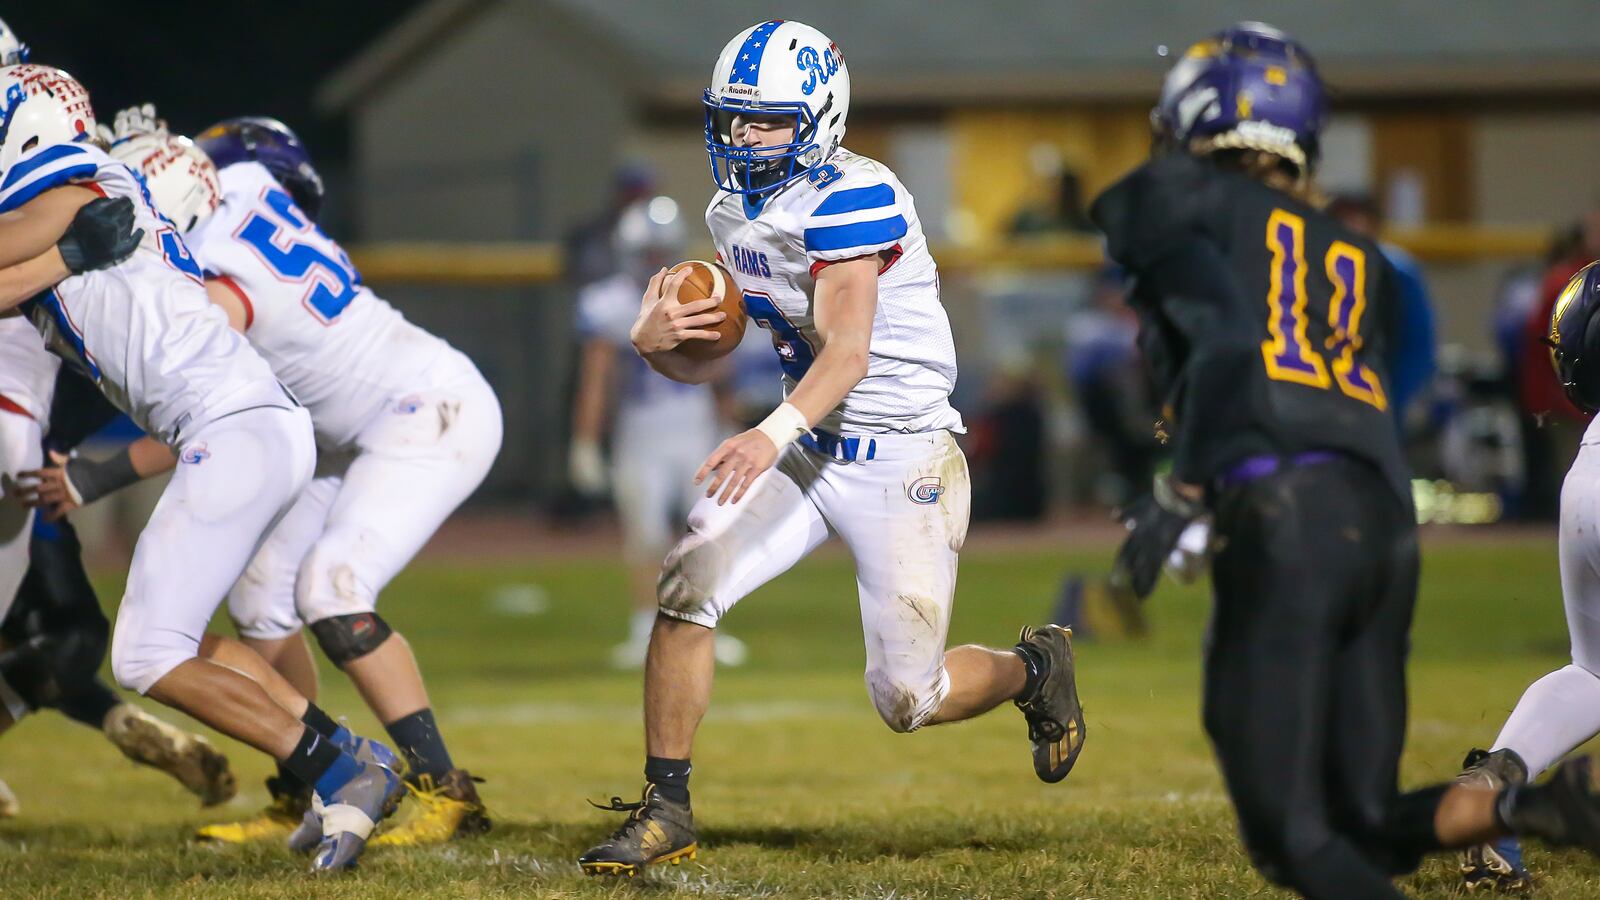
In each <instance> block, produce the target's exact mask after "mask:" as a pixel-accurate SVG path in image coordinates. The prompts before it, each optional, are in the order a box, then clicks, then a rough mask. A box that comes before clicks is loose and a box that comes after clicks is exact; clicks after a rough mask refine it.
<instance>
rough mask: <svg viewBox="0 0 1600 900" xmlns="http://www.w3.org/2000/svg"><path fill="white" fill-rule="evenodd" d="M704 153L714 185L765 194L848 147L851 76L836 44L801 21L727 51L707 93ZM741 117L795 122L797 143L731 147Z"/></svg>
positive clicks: (769, 26) (768, 29) (758, 29)
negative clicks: (845, 142) (846, 130)
mask: <svg viewBox="0 0 1600 900" xmlns="http://www.w3.org/2000/svg"><path fill="white" fill-rule="evenodd" d="M704 102H705V108H706V152H707V153H708V154H710V156H711V177H712V179H713V180H714V181H716V183H717V186H718V187H720V188H722V189H723V190H725V191H731V192H733V193H736V194H764V193H766V192H768V191H771V190H774V189H776V188H779V187H782V186H783V185H786V184H788V183H790V182H791V181H794V180H795V179H797V178H802V177H804V176H805V175H806V173H807V172H809V171H810V170H811V169H813V168H815V167H816V166H819V165H821V164H822V163H824V162H826V161H827V159H828V157H830V156H832V155H833V152H834V151H835V150H838V149H839V144H840V142H841V141H843V140H844V124H845V117H846V115H847V114H848V113H849V112H850V71H849V70H848V69H846V68H845V64H844V55H843V54H841V53H840V52H839V45H838V44H835V43H834V42H833V41H831V40H829V39H828V36H827V35H825V34H823V33H822V32H820V31H818V30H816V29H815V28H812V27H811V26H810V25H805V24H802V23H800V22H786V21H783V20H777V21H772V22H762V23H761V24H759V25H754V26H751V27H750V28H746V29H745V30H744V31H742V32H740V33H739V36H738V37H735V38H734V39H733V40H731V41H729V42H728V45H727V46H726V47H723V48H722V55H721V56H718V57H717V64H716V66H715V67H714V68H713V69H712V70H711V87H710V88H709V89H707V90H706V93H705V101H704ZM740 115H763V116H770V115H778V116H792V117H793V118H794V120H795V130H794V138H793V140H792V141H791V142H790V143H788V144H786V145H782V146H778V147H763V148H761V149H759V150H752V149H749V148H744V147H738V146H735V145H734V143H733V119H734V117H735V116H740Z"/></svg>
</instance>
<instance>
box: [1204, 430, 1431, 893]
mask: <svg viewBox="0 0 1600 900" xmlns="http://www.w3.org/2000/svg"><path fill="white" fill-rule="evenodd" d="M1215 511H1216V531H1217V534H1218V536H1219V537H1220V538H1221V539H1222V541H1224V545H1223V547H1222V548H1221V550H1220V551H1219V552H1218V554H1217V556H1216V559H1215V561H1214V564H1213V568H1212V584H1213V591H1214V594H1215V606H1214V609H1213V618H1212V622H1211V629H1210V634H1209V636H1208V639H1207V646H1206V660H1205V669H1206V671H1205V726H1206V731H1207V733H1208V734H1209V735H1210V737H1211V741H1212V744H1213V746H1214V747H1215V749H1216V753H1217V757H1218V759H1219V761H1220V763H1221V767H1222V774H1223V779H1224V780H1225V781H1226V783H1227V788H1228V793H1229V794H1230V795H1231V797H1232V799H1233V803H1234V807H1235V809H1236V810H1237V811H1238V815H1239V826H1240V830H1241V832H1242V833H1243V837H1244V842H1245V846H1246V848H1247V849H1248V850H1249V853H1250V856H1251V859H1252V860H1253V861H1254V862H1255V865H1256V867H1257V868H1258V869H1260V870H1261V872H1262V873H1263V874H1264V875H1266V876H1267V877H1268V878H1269V879H1271V880H1272V881H1275V882H1277V883H1279V884H1282V885H1284V886H1286V887H1289V888H1292V889H1294V890H1297V891H1299V892H1300V893H1302V894H1304V895H1306V896H1308V897H1339V898H1366V897H1381V898H1398V897H1401V896H1403V895H1402V894H1401V893H1400V892H1399V891H1397V890H1396V889H1395V888H1394V886H1393V885H1392V884H1391V883H1390V877H1391V876H1392V875H1394V874H1398V873H1402V872H1408V871H1410V870H1412V869H1414V868H1415V867H1416V864H1417V862H1418V861H1419V859H1420V857H1421V855H1422V853H1424V852H1427V851H1429V850H1434V849H1437V839H1436V838H1435V837H1434V833H1433V813H1434V811H1435V809H1436V807H1437V805H1438V799H1439V797H1440V796H1441V795H1442V793H1443V787H1442V786H1441V787H1435V788H1431V789H1428V790H1424V791H1419V792H1416V793H1414V794H1407V795H1402V794H1400V792H1399V790H1398V787H1397V774H1398V766H1399V762H1400V750H1401V747H1402V745H1403V744H1404V741H1405V726H1406V682H1405V664H1406V654H1407V651H1408V649H1409V640H1410V639H1409V632H1410V629H1411V613H1412V608H1413V606H1414V605H1415V602H1416V591H1417V572H1418V559H1417V532H1416V526H1415V524H1414V523H1413V521H1412V518H1411V512H1410V510H1409V509H1408V508H1407V507H1406V506H1403V505H1402V504H1401V503H1400V501H1399V500H1398V499H1397V498H1396V497H1395V496H1394V494H1393V492H1392V491H1391V490H1390V489H1389V488H1388V487H1387V485H1386V483H1385V482H1384V480H1383V479H1382V477H1381V476H1380V475H1379V474H1378V472H1377V471H1376V470H1374V469H1371V468H1369V467H1367V466H1366V465H1364V464H1362V463H1359V462H1356V461H1353V460H1348V459H1343V458H1340V459H1335V460H1332V461H1323V462H1314V463H1307V464H1303V465H1299V466H1295V467H1291V468H1286V469H1283V470H1280V471H1278V472H1277V473H1275V474H1272V475H1268V476H1265V477H1263V478H1259V479H1257V480H1255V481H1251V482H1247V483H1245V484H1243V485H1238V486H1234V487H1231V488H1226V489H1224V490H1222V491H1220V492H1219V494H1218V496H1217V497H1216V503H1215Z"/></svg>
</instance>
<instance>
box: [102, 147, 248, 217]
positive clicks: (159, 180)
mask: <svg viewBox="0 0 1600 900" xmlns="http://www.w3.org/2000/svg"><path fill="white" fill-rule="evenodd" d="M111 155H112V156H113V157H115V158H116V160H117V161H118V162H120V163H122V164H123V165H126V166H127V167H128V168H130V169H132V170H134V171H135V172H138V173H139V174H140V175H141V176H142V177H143V178H144V183H145V186H146V187H147V188H149V190H150V199H151V200H152V201H154V203H155V207H156V209H158V210H160V211H161V214H162V215H164V216H166V217H167V218H168V219H171V220H172V224H174V225H176V226H178V230H179V231H180V232H187V231H190V230H192V229H193V228H194V227H195V226H196V225H199V224H200V223H201V222H204V221H205V220H206V217H207V216H210V215H211V213H212V211H214V210H215V209H216V208H217V206H218V205H219V204H221V203H222V185H221V184H220V183H219V182H218V180H217V167H216V166H214V165H212V164H211V157H209V156H207V155H206V154H205V151H204V150H201V149H200V148H199V147H196V146H195V145H194V141H191V140H189V139H188V138H186V137H184V136H182V135H177V134H169V133H168V132H167V129H166V128H165V127H161V128H159V129H157V130H155V131H146V132H141V133H136V134H132V135H129V136H127V137H124V138H122V139H121V140H119V141H117V142H116V143H115V144H112V145H111Z"/></svg>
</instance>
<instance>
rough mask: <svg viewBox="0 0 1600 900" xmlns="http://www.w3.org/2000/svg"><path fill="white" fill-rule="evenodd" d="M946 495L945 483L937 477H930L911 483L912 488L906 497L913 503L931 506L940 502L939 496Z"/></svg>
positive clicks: (907, 491)
mask: <svg viewBox="0 0 1600 900" xmlns="http://www.w3.org/2000/svg"><path fill="white" fill-rule="evenodd" d="M943 493H944V481H943V480H942V479H940V478H939V476H937V475H929V476H927V477H925V478H918V479H917V480H916V481H913V482H911V487H909V488H907V489H906V496H908V497H910V498H911V502H912V503H921V504H923V505H925V506H926V505H930V504H934V503H938V502H939V496H940V495H941V494H943Z"/></svg>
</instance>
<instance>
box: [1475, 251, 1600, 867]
mask: <svg viewBox="0 0 1600 900" xmlns="http://www.w3.org/2000/svg"><path fill="white" fill-rule="evenodd" d="M1597 313H1600V262H1595V263H1590V264H1589V265H1588V266H1586V267H1585V268H1583V269H1582V270H1580V271H1579V272H1578V273H1577V274H1576V275H1574V276H1572V280H1571V281H1569V282H1567V286H1566V288H1565V289H1564V290H1563V291H1562V292H1561V296H1560V297H1558V298H1557V299H1556V305H1555V308H1554V309H1553V311H1552V313H1551V316H1550V331H1549V333H1548V335H1547V336H1546V342H1547V343H1549V344H1550V347H1551V357H1552V360H1553V361H1554V363H1555V366H1556V374H1557V377H1558V378H1559V379H1560V381H1561V384H1562V387H1563V388H1565V389H1566V393H1567V399H1569V400H1571V401H1572V403H1573V405H1575V406H1577V407H1578V408H1579V409H1583V410H1586V411H1588V412H1590V413H1593V412H1596V411H1597V410H1600V322H1596V315H1597ZM1559 549H1560V563H1561V598H1562V601H1563V602H1564V604H1565V605H1566V610H1567V632H1568V637H1569V638H1570V639H1571V642H1572V664H1571V665H1569V666H1565V667H1563V668H1560V669H1557V670H1555V671H1554V672H1551V673H1550V674H1548V675H1545V676H1544V677H1543V678H1540V679H1539V680H1538V681H1535V682H1534V683H1533V684H1531V685H1529V686H1528V689H1527V691H1525V692H1524V693H1523V695H1522V699H1521V700H1519V701H1517V706H1516V708H1515V709H1513V710H1512V711H1511V715H1510V717H1508V718H1507V719H1506V723H1505V725H1504V726H1502V727H1501V729H1500V735H1499V736H1498V737H1496V738H1495V742H1494V746H1493V747H1492V748H1491V750H1490V751H1488V752H1485V751H1484V750H1481V749H1475V750H1473V751H1471V752H1470V753H1468V754H1467V760H1466V770H1465V771H1464V772H1462V774H1461V776H1460V778H1459V779H1458V780H1460V781H1463V782H1466V783H1468V784H1478V785H1483V786H1486V787H1491V788H1496V789H1499V788H1504V787H1506V786H1508V785H1517V784H1524V783H1527V782H1531V781H1533V780H1534V779H1536V778H1538V777H1539V775H1540V774H1541V773H1543V772H1544V771H1545V770H1546V769H1549V768H1550V767H1552V766H1554V765H1555V764H1556V763H1558V762H1560V761H1561V759H1562V758H1563V757H1565V756H1566V755H1567V754H1568V753H1570V752H1572V751H1573V750H1574V749H1576V748H1577V747H1578V746H1579V745H1580V744H1582V743H1584V742H1585V741H1587V740H1589V739H1590V738H1593V737H1594V736H1596V735H1597V734H1600V416H1597V417H1595V418H1594V419H1592V420H1590V422H1589V427H1588V429H1587V430H1586V431H1585V432H1584V434H1583V441H1582V443H1581V444H1580V446H1579V447H1578V455H1577V457H1576V458H1574V459H1573V461H1572V467H1571V468H1570V469H1569V470H1568V471H1567V477H1566V479H1565V480H1564V481H1563V482H1562V485H1561V533H1560V537H1559ZM1461 873H1462V876H1463V878H1464V879H1465V880H1466V884H1467V889H1468V890H1478V889H1481V888H1484V887H1488V888H1490V889H1492V890H1496V891H1501V892H1504V893H1526V892H1528V891H1530V890H1532V889H1533V886H1534V880H1533V876H1532V875H1530V874H1529V872H1528V870H1527V868H1526V867H1524V866H1523V864H1522V847H1521V845H1520V844H1519V843H1518V842H1517V840H1516V839H1515V838H1511V837H1507V838H1502V839H1500V840H1498V841H1495V842H1494V843H1492V844H1485V845H1482V846H1479V847H1474V848H1472V849H1470V850H1467V851H1466V852H1464V853H1463V854H1462V860H1461Z"/></svg>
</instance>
